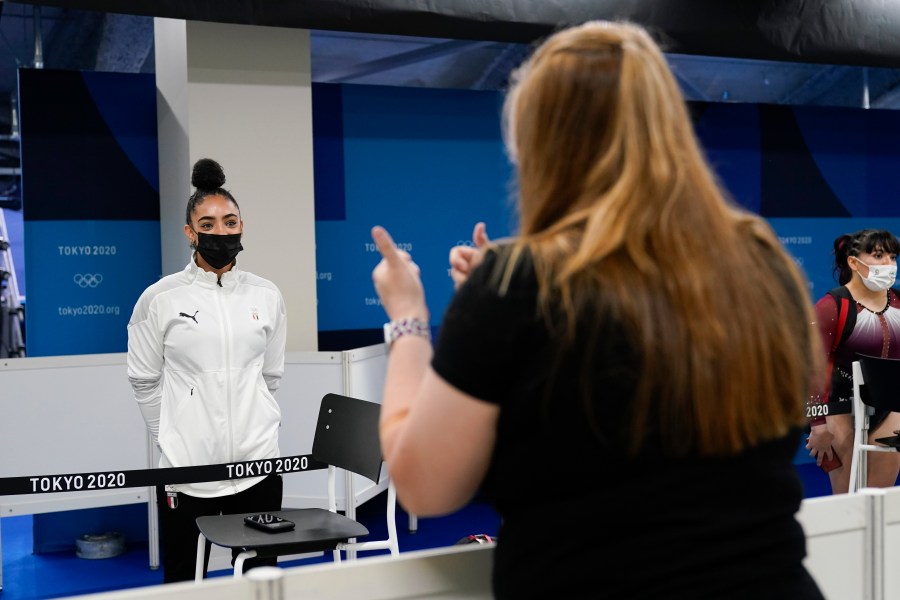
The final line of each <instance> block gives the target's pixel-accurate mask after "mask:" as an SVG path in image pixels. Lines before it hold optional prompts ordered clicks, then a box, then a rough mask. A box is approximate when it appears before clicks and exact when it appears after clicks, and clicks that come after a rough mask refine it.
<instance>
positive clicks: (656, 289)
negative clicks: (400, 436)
mask: <svg viewBox="0 0 900 600" xmlns="http://www.w3.org/2000/svg"><path fill="white" fill-rule="evenodd" d="M504 131H505V133H506V140H507V147H508V150H509V153H510V156H511V157H512V159H513V161H514V162H515V163H516V169H517V178H518V180H517V183H518V194H519V198H518V202H519V211H520V225H521V231H520V235H519V237H518V238H517V240H516V243H515V245H514V247H513V253H512V257H513V259H512V260H511V261H510V263H509V264H510V265H512V264H514V263H515V257H516V256H518V255H520V254H521V252H522V250H524V249H526V248H527V250H528V251H529V253H530V254H531V255H532V256H533V257H534V264H535V270H536V273H537V276H538V282H539V303H540V305H541V306H542V307H543V309H544V311H545V314H547V315H549V314H550V313H551V312H553V314H557V315H559V314H561V315H562V319H561V321H562V326H561V334H562V336H563V338H564V339H566V338H568V339H572V338H574V336H575V329H576V322H578V321H579V319H583V318H584V316H585V315H596V319H598V320H599V321H600V322H603V320H604V319H605V320H607V322H608V321H609V320H610V319H614V320H615V321H616V322H617V323H620V324H621V326H622V327H624V330H625V331H626V333H627V334H628V335H629V337H630V338H631V340H632V342H633V344H634V346H635V349H636V352H637V356H638V357H639V361H640V367H641V377H640V381H639V383H638V387H637V391H636V394H635V397H634V398H633V399H617V400H616V401H623V400H626V401H630V405H631V415H632V430H631V432H630V434H629V438H630V442H631V444H630V445H631V449H632V450H633V451H637V450H638V449H639V448H640V447H641V444H642V443H643V441H644V436H645V432H647V431H648V430H660V431H661V435H662V443H663V447H664V448H665V449H666V450H667V451H669V452H670V453H672V454H675V455H683V454H686V453H688V452H698V453H700V454H702V455H711V456H716V455H727V454H732V453H736V452H738V451H740V450H741V449H743V448H745V447H747V446H752V445H755V444H758V443H759V442H761V441H764V440H769V439H773V438H776V437H779V436H783V435H785V434H786V433H787V432H788V431H789V428H790V427H793V426H799V425H802V424H803V423H804V422H805V414H804V405H805V400H806V398H807V394H808V390H809V385H810V381H811V377H812V376H813V375H814V373H818V372H819V371H818V369H819V368H820V363H821V361H822V358H821V356H820V355H821V353H822V352H821V342H820V341H819V339H818V333H817V332H816V330H815V328H814V326H813V325H812V323H813V321H814V316H813V312H812V302H811V301H810V298H809V295H808V291H807V286H806V282H805V279H804V277H803V276H802V274H801V273H800V271H799V269H798V268H797V267H796V265H795V264H794V262H793V261H792V259H791V258H790V256H789V255H788V254H787V253H786V252H785V251H784V249H783V248H782V247H781V245H780V244H779V242H778V239H777V237H776V236H775V235H774V233H773V231H772V230H771V228H770V227H769V225H768V224H767V223H766V222H765V221H764V220H763V219H762V218H760V217H758V216H756V215H753V214H752V213H749V212H747V211H744V210H742V209H740V208H739V207H737V206H736V205H735V204H734V203H733V202H731V201H730V200H729V199H728V198H727V197H726V195H725V193H724V192H723V190H722V189H721V187H720V186H719V184H718V182H717V181H716V179H715V176H714V175H713V173H712V171H711V169H710V167H709V166H708V164H707V162H706V160H705V158H704V156H703V154H702V152H701V149H700V146H699V143H698V142H697V139H696V137H695V134H694V131H693V126H692V123H691V120H690V118H689V115H688V112H687V107H686V105H685V102H684V100H683V98H682V96H681V93H680V90H679V88H678V85H677V84H676V82H675V79H674V77H673V76H672V74H671V72H670V70H669V68H668V66H667V64H666V61H665V58H664V56H663V54H662V52H661V51H660V49H659V48H658V47H657V45H656V44H655V42H654V41H653V40H652V39H651V37H650V36H649V35H648V34H647V32H646V31H644V29H642V28H641V27H639V26H636V25H633V24H629V23H611V22H589V23H585V24H583V25H579V26H576V27H572V28H569V29H566V30H563V31H561V32H559V33H556V34H554V35H553V36H551V37H550V38H548V39H547V40H546V41H545V42H544V43H543V44H542V45H541V46H540V47H539V48H538V49H537V50H536V51H535V53H534V54H533V56H532V57H531V58H530V59H529V60H528V61H527V62H526V63H525V64H524V65H523V66H522V67H521V68H520V69H519V70H518V71H517V72H516V73H515V74H514V78H513V82H512V87H511V90H510V93H509V94H508V96H507V99H506V103H505V106H504ZM601 331H602V329H601ZM589 412H590V413H591V414H600V415H601V418H602V407H597V406H594V407H592V409H591V408H589Z"/></svg>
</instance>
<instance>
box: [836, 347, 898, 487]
mask: <svg viewBox="0 0 900 600" xmlns="http://www.w3.org/2000/svg"><path fill="white" fill-rule="evenodd" d="M876 409H878V410H887V411H893V412H900V360H898V359H895V358H882V357H880V356H869V355H866V354H857V355H856V360H855V361H854V362H853V412H852V414H853V429H854V437H853V454H852V455H851V461H850V487H849V490H848V491H849V492H850V493H854V492H856V491H858V490H861V489H862V488H864V487H866V483H867V475H868V463H867V461H866V453H867V452H897V451H900V435H895V436H892V437H884V438H878V439H877V440H875V441H876V442H878V443H879V444H880V445H876V444H869V443H868V439H869V417H870V416H871V415H873V414H874V413H875V410H876ZM895 433H896V432H895Z"/></svg>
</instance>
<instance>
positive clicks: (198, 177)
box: [191, 158, 225, 190]
mask: <svg viewBox="0 0 900 600" xmlns="http://www.w3.org/2000/svg"><path fill="white" fill-rule="evenodd" d="M191 185H193V186H194V187H195V188H197V189H198V190H215V189H219V188H220V187H222V186H223V185H225V171H224V170H222V165H220V164H219V163H217V162H216V161H214V160H213V159H211V158H201V159H200V160H198V161H197V162H195V163H194V171H193V172H192V173H191Z"/></svg>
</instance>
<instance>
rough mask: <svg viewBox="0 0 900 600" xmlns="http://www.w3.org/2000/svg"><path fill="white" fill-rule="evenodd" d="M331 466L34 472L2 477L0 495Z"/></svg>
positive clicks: (285, 462) (309, 462)
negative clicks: (66, 472) (48, 473)
mask: <svg viewBox="0 0 900 600" xmlns="http://www.w3.org/2000/svg"><path fill="white" fill-rule="evenodd" d="M327 467H328V465H327V464H326V463H323V462H319V461H317V460H315V459H314V458H313V457H312V455H311V454H301V455H297V456H282V457H279V458H265V459H262V460H248V461H244V462H235V463H223V464H218V465H201V466H197V467H172V468H169V469H140V470H136V471H102V472H98V473H70V474H65V475H35V476H25V477H3V478H0V496H11V495H16V494H50V493H53V492H83V491H88V490H113V489H119V488H130V487H148V486H157V485H166V484H175V483H197V482H201V481H223V480H226V479H244V478H246V477H259V476H262V475H275V474H282V473H300V472H302V471H313V470H318V469H325V468H327Z"/></svg>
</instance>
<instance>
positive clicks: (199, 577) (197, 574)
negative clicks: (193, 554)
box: [194, 533, 206, 582]
mask: <svg viewBox="0 0 900 600" xmlns="http://www.w3.org/2000/svg"><path fill="white" fill-rule="evenodd" d="M205 557H206V536H205V535H203V534H202V533H201V534H200V535H199V536H197V564H196V566H195V568H194V581H197V582H199V581H203V563H204V559H205Z"/></svg>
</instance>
